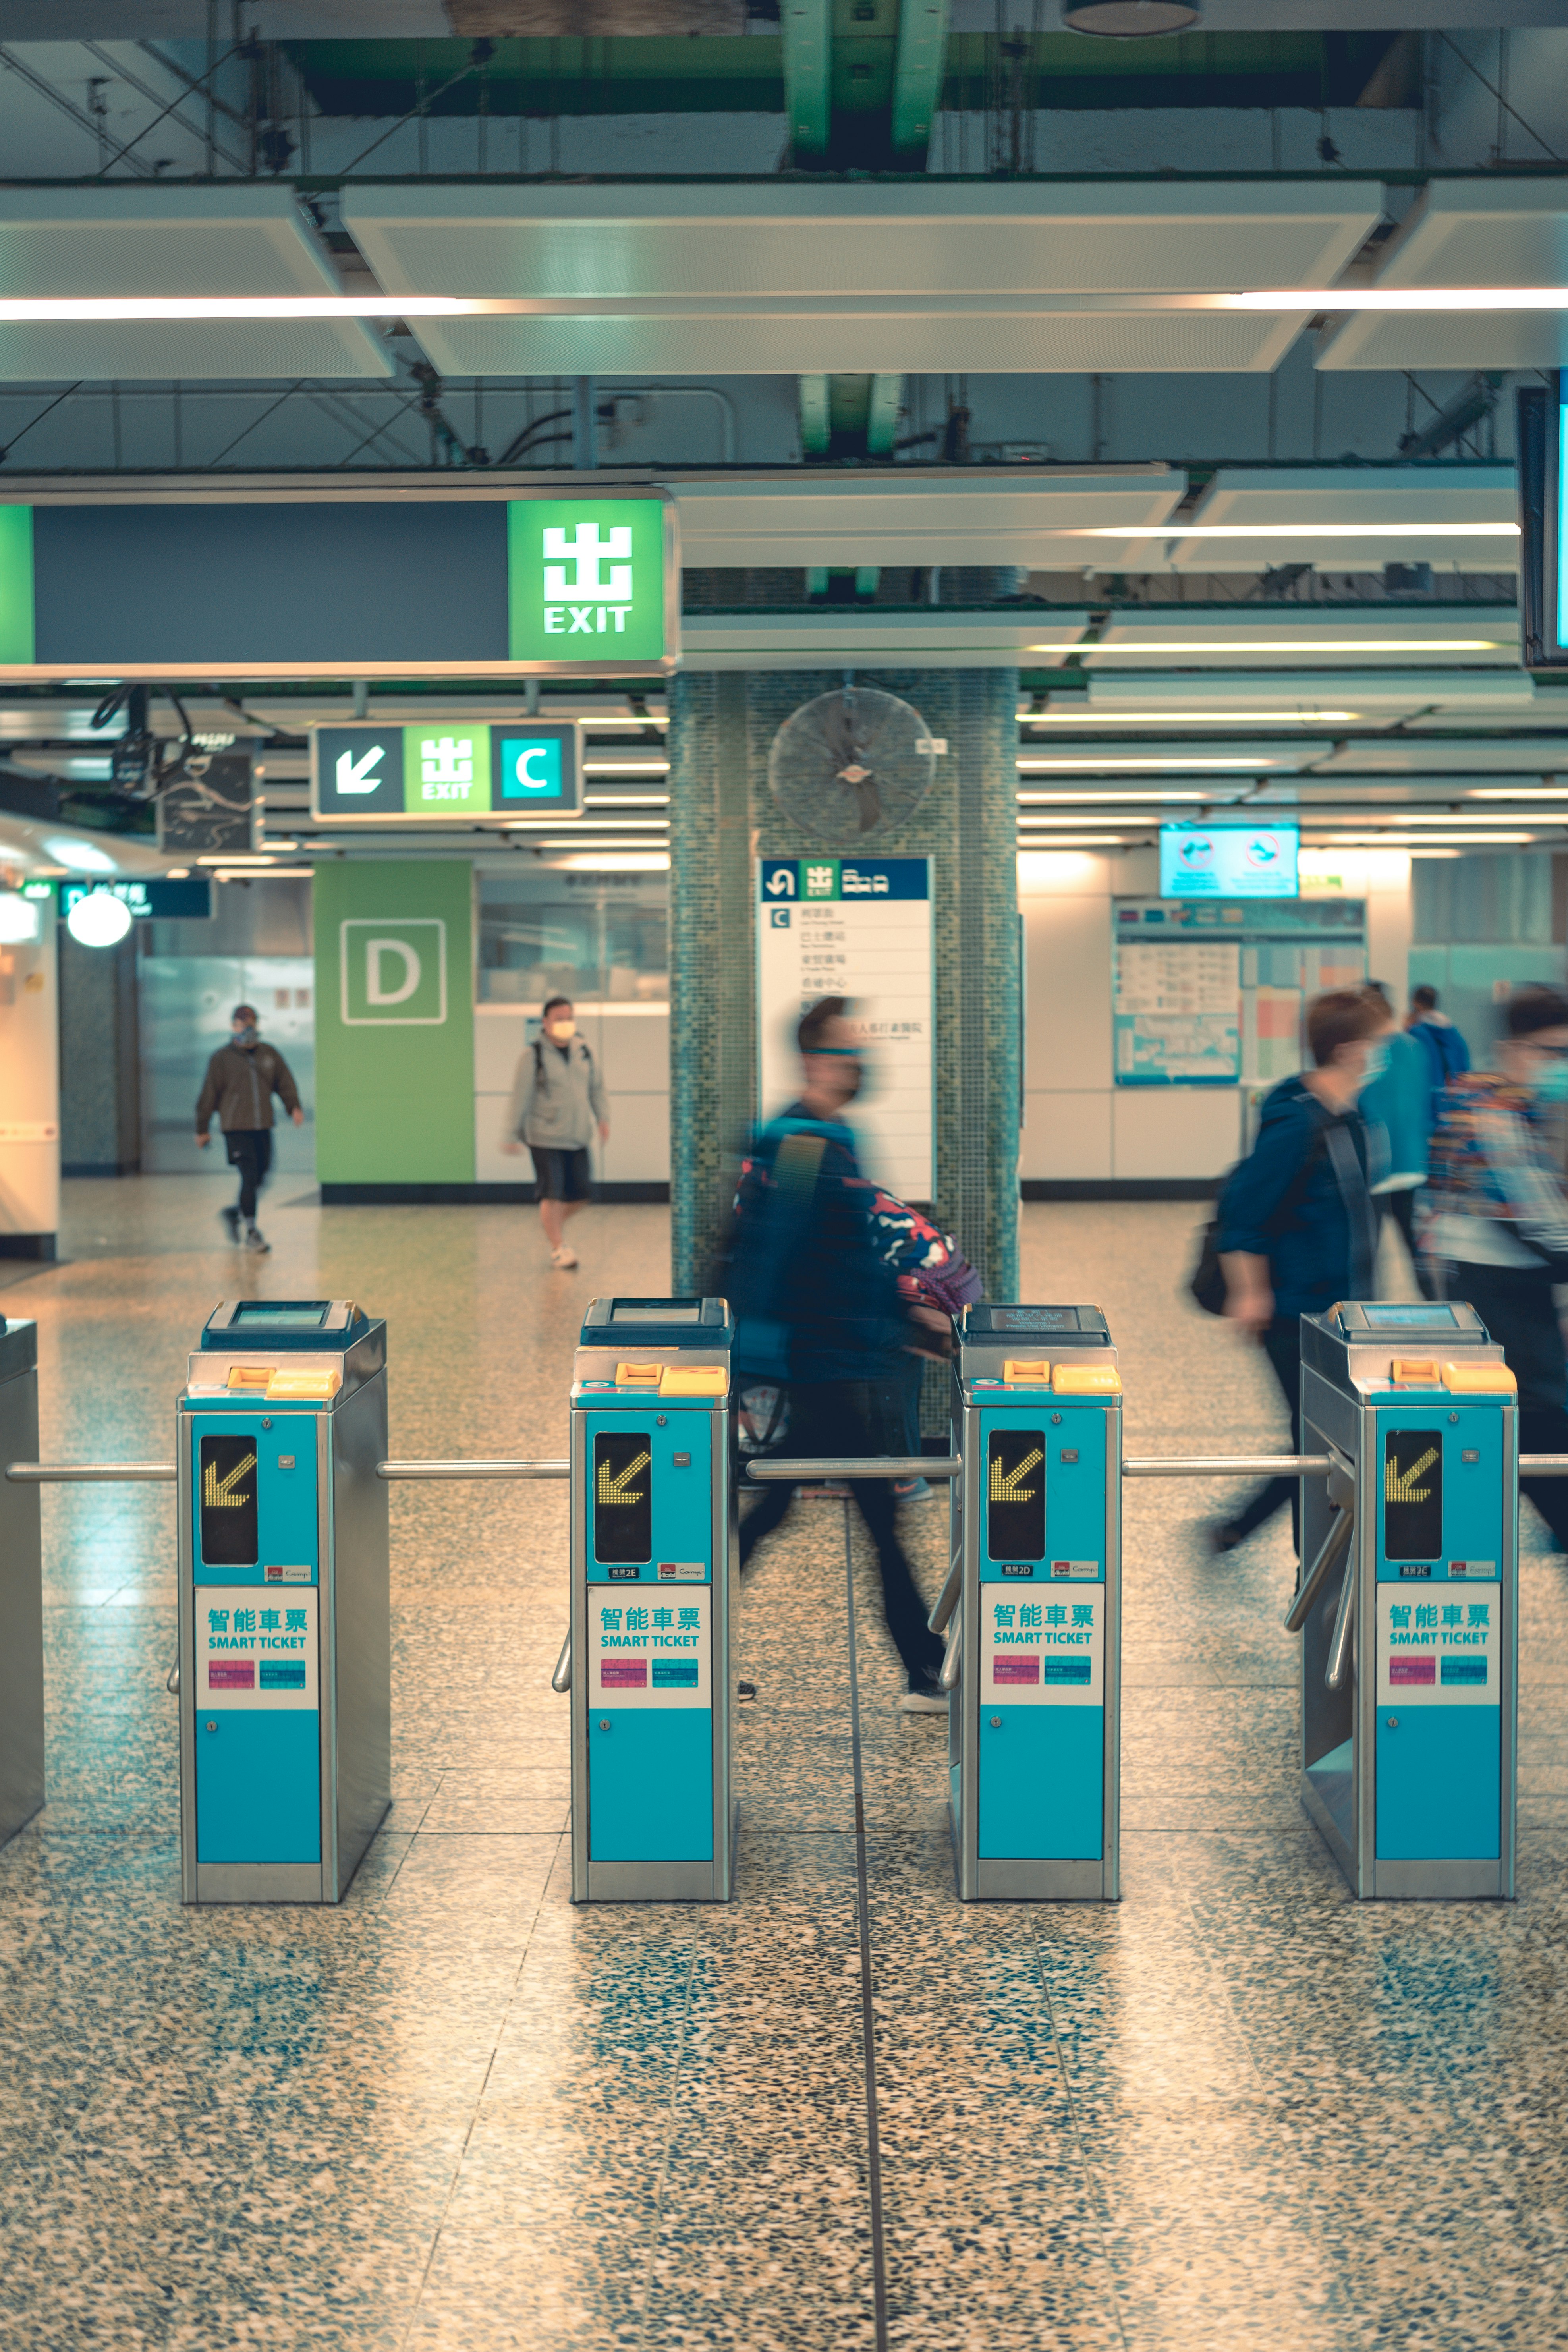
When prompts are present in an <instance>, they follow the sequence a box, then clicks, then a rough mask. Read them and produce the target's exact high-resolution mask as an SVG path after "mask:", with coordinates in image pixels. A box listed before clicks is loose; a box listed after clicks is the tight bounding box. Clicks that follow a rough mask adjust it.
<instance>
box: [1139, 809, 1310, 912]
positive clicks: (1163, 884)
mask: <svg viewBox="0 0 1568 2352" xmlns="http://www.w3.org/2000/svg"><path fill="white" fill-rule="evenodd" d="M1300 846H1301V830H1300V826H1299V825H1294V824H1265V825H1251V824H1163V825H1162V826H1161V827H1160V896H1161V898H1299V897H1300V881H1299V879H1298V876H1297V865H1298V858H1299V854H1300Z"/></svg>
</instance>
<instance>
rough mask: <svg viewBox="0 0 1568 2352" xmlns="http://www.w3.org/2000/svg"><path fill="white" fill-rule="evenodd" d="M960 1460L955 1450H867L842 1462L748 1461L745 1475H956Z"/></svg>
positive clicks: (803, 1478)
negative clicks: (908, 1452)
mask: <svg viewBox="0 0 1568 2352" xmlns="http://www.w3.org/2000/svg"><path fill="white" fill-rule="evenodd" d="M746 1475H747V1477H748V1478H773V1479H784V1478H787V1479H789V1480H790V1482H791V1483H792V1485H795V1486H804V1485H805V1484H807V1483H808V1482H809V1481H812V1480H815V1479H817V1478H935V1479H936V1480H937V1481H938V1482H939V1483H940V1482H941V1481H942V1479H944V1478H959V1477H962V1476H963V1461H962V1460H961V1458H960V1457H959V1455H958V1454H855V1455H851V1456H850V1457H849V1458H848V1459H847V1460H846V1461H842V1462H805V1461H799V1460H796V1459H795V1458H793V1457H784V1458H782V1459H774V1460H772V1461H768V1462H748V1464H747V1465H746Z"/></svg>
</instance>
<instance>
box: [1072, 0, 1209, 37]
mask: <svg viewBox="0 0 1568 2352" xmlns="http://www.w3.org/2000/svg"><path fill="white" fill-rule="evenodd" d="M1202 14H1203V10H1202V9H1201V7H1199V6H1198V5H1195V0H1062V23H1063V24H1064V25H1065V26H1067V28H1068V31H1069V32H1072V33H1098V34H1099V35H1100V37H1101V38H1102V39H1104V40H1108V41H1142V40H1148V39H1149V38H1151V37H1152V36H1153V35H1155V34H1157V33H1190V32H1191V31H1192V29H1193V26H1194V25H1195V24H1196V23H1197V22H1198V20H1199V18H1200V16H1202Z"/></svg>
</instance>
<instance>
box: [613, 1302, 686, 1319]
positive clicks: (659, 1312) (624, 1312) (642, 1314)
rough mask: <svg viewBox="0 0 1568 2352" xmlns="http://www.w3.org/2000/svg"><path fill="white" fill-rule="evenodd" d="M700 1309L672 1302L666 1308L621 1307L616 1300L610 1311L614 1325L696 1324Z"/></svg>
mask: <svg viewBox="0 0 1568 2352" xmlns="http://www.w3.org/2000/svg"><path fill="white" fill-rule="evenodd" d="M701 1315H702V1309H701V1308H700V1307H687V1306H682V1305H681V1304H679V1301H675V1300H672V1301H671V1303H670V1304H669V1305H668V1307H658V1306H655V1307H623V1306H622V1305H621V1302H620V1300H619V1299H618V1298H617V1299H616V1304H615V1307H614V1308H613V1309H612V1318H613V1320H614V1321H616V1323H696V1322H699V1321H700V1319H701Z"/></svg>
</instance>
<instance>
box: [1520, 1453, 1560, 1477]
mask: <svg viewBox="0 0 1568 2352" xmlns="http://www.w3.org/2000/svg"><path fill="white" fill-rule="evenodd" d="M1519 1475H1520V1476H1521V1478H1568V1454H1521V1455H1520V1457H1519Z"/></svg>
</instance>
